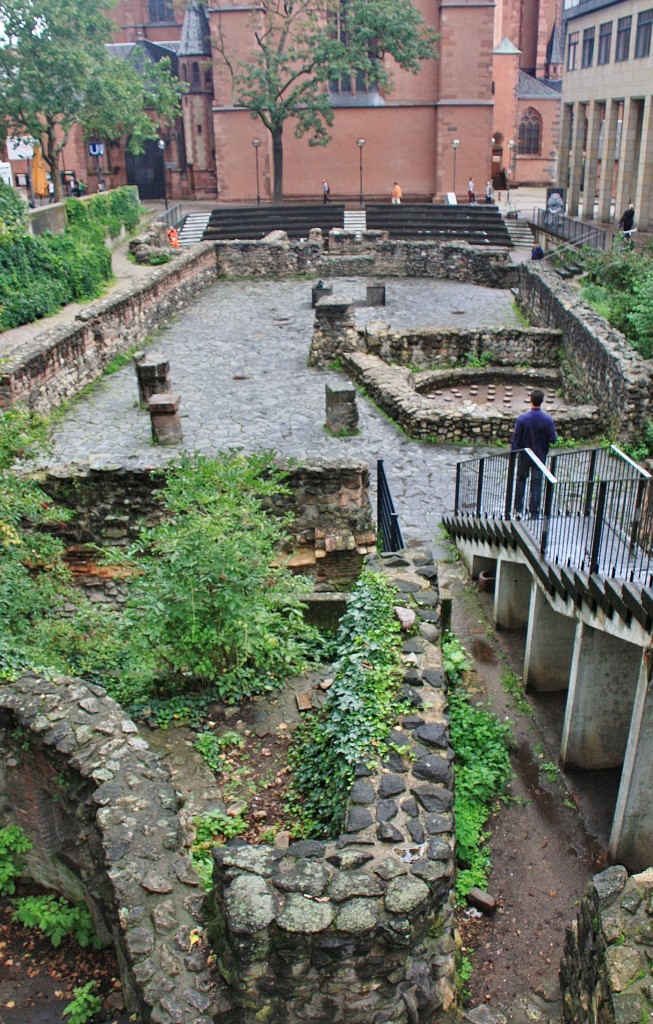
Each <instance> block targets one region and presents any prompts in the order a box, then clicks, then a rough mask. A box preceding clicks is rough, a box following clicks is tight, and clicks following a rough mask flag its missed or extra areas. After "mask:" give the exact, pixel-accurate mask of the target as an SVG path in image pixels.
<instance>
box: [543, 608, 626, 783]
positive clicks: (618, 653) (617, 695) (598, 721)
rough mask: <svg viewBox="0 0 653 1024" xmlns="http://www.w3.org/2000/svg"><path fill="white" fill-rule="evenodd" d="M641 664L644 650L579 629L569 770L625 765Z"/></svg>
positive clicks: (568, 727)
mask: <svg viewBox="0 0 653 1024" xmlns="http://www.w3.org/2000/svg"><path fill="white" fill-rule="evenodd" d="M641 660H642V649H641V647H637V646H636V645H635V644H630V643H628V642H627V641H625V640H620V639H618V638H617V637H614V636H610V634H609V633H603V632H601V631H600V630H598V629H593V628H592V627H591V626H587V625H585V623H579V624H578V628H577V629H576V641H575V644H574V654H573V658H572V665H571V674H570V678H569V696H568V697H567V708H566V711H565V723H564V726H563V730H562V745H561V750H560V757H561V760H562V763H563V765H564V766H565V767H568V768H617V767H619V765H621V764H623V761H624V756H625V752H626V743H627V740H628V730H629V729H630V719H631V715H632V710H633V704H634V701H635V693H636V690H637V682H638V679H639V672H640V662H641Z"/></svg>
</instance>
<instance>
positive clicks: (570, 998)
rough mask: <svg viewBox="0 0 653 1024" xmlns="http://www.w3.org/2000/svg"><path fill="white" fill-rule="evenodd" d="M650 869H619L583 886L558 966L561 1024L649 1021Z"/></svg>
mask: <svg viewBox="0 0 653 1024" xmlns="http://www.w3.org/2000/svg"><path fill="white" fill-rule="evenodd" d="M652 901H653V868H648V869H647V870H646V871H643V872H642V873H641V874H639V875H632V876H631V877H630V878H629V877H628V873H627V872H626V869H625V868H623V867H620V866H615V867H611V868H608V870H607V871H603V872H601V874H598V875H595V876H594V878H593V879H592V880H591V882H589V883H588V885H587V888H586V890H585V895H584V897H583V900H582V903H581V906H580V911H579V913H578V918H577V920H576V921H575V922H574V924H573V925H572V926H571V927H570V928H568V929H567V938H566V941H565V952H564V957H563V960H562V964H561V968H560V983H561V986H562V992H563V1004H562V1010H563V1020H564V1021H565V1024H642V1021H644V1022H646V1021H650V1020H651V1019H653V985H652V984H651V960H652V952H651V951H652V948H653V919H652V916H651V912H652V909H653V902H652Z"/></svg>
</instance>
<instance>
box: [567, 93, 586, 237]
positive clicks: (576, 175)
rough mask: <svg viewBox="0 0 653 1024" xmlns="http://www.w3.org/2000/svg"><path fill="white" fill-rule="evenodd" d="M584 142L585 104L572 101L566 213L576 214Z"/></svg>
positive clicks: (574, 215)
mask: <svg viewBox="0 0 653 1024" xmlns="http://www.w3.org/2000/svg"><path fill="white" fill-rule="evenodd" d="M584 142H585V104H584V103H574V121H573V126H572V131H571V156H570V159H569V192H568V193H567V213H568V214H569V216H570V217H577V216H578V201H579V199H580V183H581V179H582V176H583V143H584Z"/></svg>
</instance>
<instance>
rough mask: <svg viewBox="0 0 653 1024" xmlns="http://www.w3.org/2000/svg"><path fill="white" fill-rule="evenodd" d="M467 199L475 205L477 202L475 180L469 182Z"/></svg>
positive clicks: (471, 179)
mask: <svg viewBox="0 0 653 1024" xmlns="http://www.w3.org/2000/svg"><path fill="white" fill-rule="evenodd" d="M467 198H468V199H469V201H470V203H475V202H476V195H475V193H474V179H473V178H470V179H469V181H468V182H467Z"/></svg>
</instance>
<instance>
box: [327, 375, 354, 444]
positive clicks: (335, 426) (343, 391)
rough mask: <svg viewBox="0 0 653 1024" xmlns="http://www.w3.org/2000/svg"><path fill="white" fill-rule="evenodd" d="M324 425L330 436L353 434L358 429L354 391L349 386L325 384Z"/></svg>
mask: <svg viewBox="0 0 653 1024" xmlns="http://www.w3.org/2000/svg"><path fill="white" fill-rule="evenodd" d="M326 425H327V428H328V429H329V430H330V431H331V433H332V434H353V433H354V432H355V431H356V430H357V429H358V406H357V405H356V389H355V388H353V387H352V386H351V384H333V385H332V384H327V386H326Z"/></svg>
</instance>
